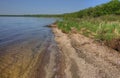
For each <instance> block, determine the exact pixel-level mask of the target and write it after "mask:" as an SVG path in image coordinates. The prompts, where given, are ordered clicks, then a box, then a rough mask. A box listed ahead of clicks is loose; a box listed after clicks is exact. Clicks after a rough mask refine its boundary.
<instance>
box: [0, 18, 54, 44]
mask: <svg viewBox="0 0 120 78" xmlns="http://www.w3.org/2000/svg"><path fill="white" fill-rule="evenodd" d="M55 20H56V19H54V18H24V17H0V45H4V44H9V43H12V42H20V41H23V40H29V39H31V38H32V39H34V38H38V39H40V40H42V39H44V38H45V37H46V36H50V35H51V29H50V28H46V27H44V26H46V25H49V24H51V23H53V22H55Z"/></svg>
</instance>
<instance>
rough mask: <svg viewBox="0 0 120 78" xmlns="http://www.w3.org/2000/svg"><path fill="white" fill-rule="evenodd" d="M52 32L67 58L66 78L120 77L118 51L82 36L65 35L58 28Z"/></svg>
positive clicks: (119, 55) (53, 28) (54, 28)
mask: <svg viewBox="0 0 120 78" xmlns="http://www.w3.org/2000/svg"><path fill="white" fill-rule="evenodd" d="M52 31H53V33H54V35H55V41H56V43H57V46H58V47H59V49H60V50H61V51H62V52H61V53H62V54H63V55H64V57H65V59H64V60H65V69H64V73H65V77H66V78H96V77H97V78H99V77H105V78H119V77H120V69H119V67H120V54H119V53H118V52H117V51H115V50H113V49H111V48H110V47H107V46H105V45H101V44H100V43H98V42H95V41H94V40H93V39H90V38H87V37H85V36H83V35H81V34H77V33H76V34H70V35H69V34H65V33H63V32H62V31H61V30H60V29H58V28H57V27H52ZM86 69H87V70H86Z"/></svg>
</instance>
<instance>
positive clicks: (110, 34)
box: [57, 15, 120, 41]
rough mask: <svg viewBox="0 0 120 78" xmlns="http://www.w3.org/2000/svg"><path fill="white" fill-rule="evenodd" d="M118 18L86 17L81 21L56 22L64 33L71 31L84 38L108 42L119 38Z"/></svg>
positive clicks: (119, 26) (65, 20) (119, 21)
mask: <svg viewBox="0 0 120 78" xmlns="http://www.w3.org/2000/svg"><path fill="white" fill-rule="evenodd" d="M119 17H120V16H114V15H111V16H110V15H109V16H102V17H98V18H93V17H87V18H82V19H72V18H71V19H70V18H69V19H64V20H63V21H60V22H57V24H58V28H59V29H61V30H62V31H63V32H64V33H73V32H72V31H73V29H74V30H75V31H76V32H78V33H80V34H83V35H85V36H88V37H92V38H95V39H98V40H102V41H110V40H112V39H117V38H119V37H120V18H119Z"/></svg>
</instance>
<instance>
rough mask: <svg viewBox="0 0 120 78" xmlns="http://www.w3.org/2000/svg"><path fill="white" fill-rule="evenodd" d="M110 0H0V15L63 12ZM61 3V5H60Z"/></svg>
mask: <svg viewBox="0 0 120 78" xmlns="http://www.w3.org/2000/svg"><path fill="white" fill-rule="evenodd" d="M109 1H111V0H104V1H103V0H102V1H101V0H97V1H94V0H91V1H88V0H84V1H77V0H74V1H73V0H71V1H69V2H68V1H63V0H61V1H56V0H52V1H48V0H44V1H43V0H40V1H38V0H35V1H32V0H26V1H24V0H21V1H18V0H9V1H8V0H4V1H0V15H27V14H29V15H32V14H41V15H42V14H49V15H52V14H64V13H72V12H76V11H80V10H82V9H85V8H89V7H94V6H97V5H100V4H103V3H107V2H109ZM46 5H47V6H46ZM61 5H62V6H61Z"/></svg>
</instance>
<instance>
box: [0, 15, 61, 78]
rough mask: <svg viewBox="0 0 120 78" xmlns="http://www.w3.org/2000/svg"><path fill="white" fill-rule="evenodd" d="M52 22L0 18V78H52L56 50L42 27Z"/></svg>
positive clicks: (49, 36) (52, 36)
mask: <svg viewBox="0 0 120 78" xmlns="http://www.w3.org/2000/svg"><path fill="white" fill-rule="evenodd" d="M55 21H56V18H32V17H0V78H40V77H41V78H44V77H45V76H46V75H47V76H49V77H50V76H51V77H52V76H53V75H54V76H55V74H54V73H55V71H53V70H54V69H55V68H56V63H55V62H56V59H57V58H56V56H58V54H59V53H58V52H59V50H58V47H57V46H56V43H55V41H54V35H53V33H52V30H51V29H50V28H47V27H45V26H46V25H49V24H51V23H54V22H55ZM46 65H47V67H46ZM45 68H47V70H45ZM48 71H51V74H50V72H49V73H47V72H48Z"/></svg>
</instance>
